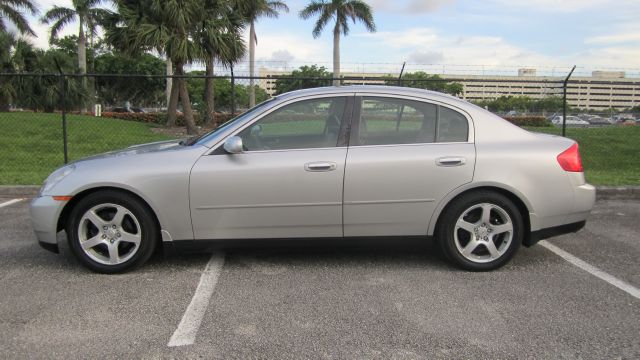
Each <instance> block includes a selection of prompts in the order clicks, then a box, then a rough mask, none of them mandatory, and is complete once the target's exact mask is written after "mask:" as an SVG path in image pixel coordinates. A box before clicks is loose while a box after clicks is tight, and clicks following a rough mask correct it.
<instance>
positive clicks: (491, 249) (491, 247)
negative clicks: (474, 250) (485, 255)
mask: <svg viewBox="0 0 640 360" xmlns="http://www.w3.org/2000/svg"><path fill="white" fill-rule="evenodd" d="M484 246H486V247H487V250H489V254H491V258H492V259H497V258H498V257H500V253H499V252H498V249H497V248H496V244H494V243H493V241H492V240H491V241H487V242H486V243H485V244H484Z"/></svg>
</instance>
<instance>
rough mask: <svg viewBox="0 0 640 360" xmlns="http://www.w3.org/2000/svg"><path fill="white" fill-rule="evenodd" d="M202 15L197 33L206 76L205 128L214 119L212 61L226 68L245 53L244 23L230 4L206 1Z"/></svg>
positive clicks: (214, 0)
mask: <svg viewBox="0 0 640 360" xmlns="http://www.w3.org/2000/svg"><path fill="white" fill-rule="evenodd" d="M205 2H206V5H205V9H207V11H206V14H205V16H204V17H203V19H202V24H201V28H200V29H199V31H198V35H199V39H200V43H201V45H202V47H203V50H204V52H205V58H204V59H203V60H204V62H205V68H206V75H207V78H206V79H205V94H204V97H205V102H206V121H205V125H211V124H212V123H214V122H215V119H214V108H215V98H214V79H213V75H214V73H213V69H214V64H215V62H216V60H218V61H220V62H221V63H222V64H224V65H230V64H233V63H234V62H236V61H238V60H240V59H241V58H242V57H243V56H244V54H245V52H246V45H245V43H244V40H243V39H242V35H241V33H242V30H243V28H244V24H243V22H242V18H241V17H240V16H238V15H237V14H238V11H237V9H235V6H234V4H233V3H232V2H231V1H220V0H217V1H216V0H206V1H205Z"/></svg>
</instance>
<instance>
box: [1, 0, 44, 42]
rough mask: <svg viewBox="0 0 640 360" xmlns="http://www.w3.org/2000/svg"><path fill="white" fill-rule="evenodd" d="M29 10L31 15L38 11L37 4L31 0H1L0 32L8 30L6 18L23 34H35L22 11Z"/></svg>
mask: <svg viewBox="0 0 640 360" xmlns="http://www.w3.org/2000/svg"><path fill="white" fill-rule="evenodd" d="M24 10H27V11H28V12H29V13H31V15H35V14H37V13H38V9H37V8H36V5H35V4H34V2H33V1H31V0H0V32H1V33H6V32H7V24H6V22H5V21H6V20H8V21H9V22H11V23H12V24H13V25H14V26H15V27H16V29H18V31H19V32H20V33H21V34H23V35H31V36H35V35H36V33H35V32H33V29H31V27H30V26H29V22H28V21H27V19H26V18H25V17H24V14H23V13H22V11H24Z"/></svg>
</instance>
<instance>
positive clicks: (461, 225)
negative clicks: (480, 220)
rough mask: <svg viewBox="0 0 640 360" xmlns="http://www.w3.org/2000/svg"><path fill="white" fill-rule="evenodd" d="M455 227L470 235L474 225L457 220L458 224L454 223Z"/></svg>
mask: <svg viewBox="0 0 640 360" xmlns="http://www.w3.org/2000/svg"><path fill="white" fill-rule="evenodd" d="M456 226H457V227H459V228H461V229H463V230H466V231H468V232H469V233H471V234H473V229H474V228H475V225H473V224H472V223H470V222H468V221H464V220H463V219H460V220H458V222H457V223H456Z"/></svg>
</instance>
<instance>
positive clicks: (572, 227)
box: [524, 220, 587, 247]
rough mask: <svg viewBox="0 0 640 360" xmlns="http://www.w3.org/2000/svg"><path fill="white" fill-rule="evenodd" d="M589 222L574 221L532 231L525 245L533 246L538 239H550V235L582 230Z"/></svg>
mask: <svg viewBox="0 0 640 360" xmlns="http://www.w3.org/2000/svg"><path fill="white" fill-rule="evenodd" d="M586 223H587V222H586V221H585V220H582V221H578V222H574V223H571V224H565V225H559V226H554V227H550V228H546V229H542V230H538V231H532V232H531V236H529V237H528V238H527V239H525V241H524V246H527V247H529V246H532V245H535V244H536V243H537V242H538V241H540V240H544V239H548V238H550V237H554V236H559V235H564V234H570V233H575V232H578V231H580V230H581V229H582V228H583V227H584V225H585V224H586Z"/></svg>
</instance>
